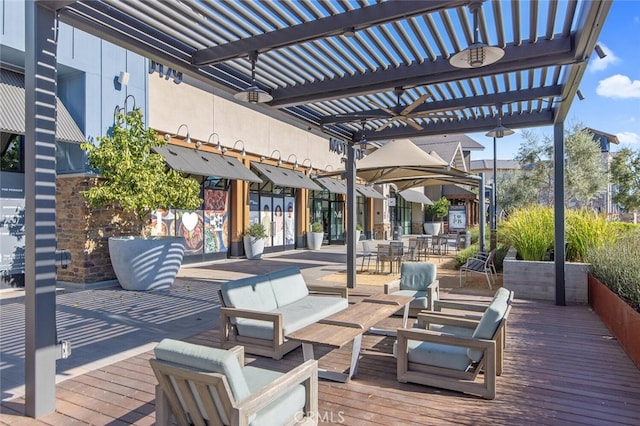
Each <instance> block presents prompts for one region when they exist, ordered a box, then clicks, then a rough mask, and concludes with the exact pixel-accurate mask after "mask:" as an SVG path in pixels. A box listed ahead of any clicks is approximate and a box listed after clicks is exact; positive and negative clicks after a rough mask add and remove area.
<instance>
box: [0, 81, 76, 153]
mask: <svg viewBox="0 0 640 426" xmlns="http://www.w3.org/2000/svg"><path fill="white" fill-rule="evenodd" d="M0 99H2V108H0V132H4V133H12V134H17V135H24V134H25V131H26V130H25V119H24V108H25V90H24V75H22V74H19V73H17V72H13V71H9V70H6V69H0ZM56 110H57V112H58V113H57V116H58V117H57V119H56V140H58V141H61V142H74V143H82V142H84V141H86V138H85V136H84V134H83V133H82V131H81V130H80V128H79V127H78V125H77V124H76V122H75V121H74V120H73V118H72V117H71V114H69V111H67V108H65V106H64V104H63V103H62V101H61V100H60V98H58V97H57V96H56Z"/></svg>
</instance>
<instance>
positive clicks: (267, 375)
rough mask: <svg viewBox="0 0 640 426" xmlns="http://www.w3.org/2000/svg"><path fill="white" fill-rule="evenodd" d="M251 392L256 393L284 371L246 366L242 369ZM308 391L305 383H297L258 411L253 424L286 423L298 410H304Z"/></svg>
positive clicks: (253, 425)
mask: <svg viewBox="0 0 640 426" xmlns="http://www.w3.org/2000/svg"><path fill="white" fill-rule="evenodd" d="M242 372H243V374H244V377H245V380H246V381H247V384H248V386H249V391H250V392H251V394H255V393H256V392H258V391H259V390H260V389H262V388H263V387H265V386H266V385H268V384H270V383H271V382H273V381H274V380H275V379H277V378H278V377H281V376H282V375H283V373H280V372H277V371H271V370H265V369H262V368H256V367H251V366H246V367H244V368H243V369H242ZM305 400H306V392H305V388H304V386H303V385H301V384H300V385H295V386H293V387H291V388H290V389H289V390H288V391H286V392H285V393H284V394H283V395H282V396H281V397H279V398H278V399H276V400H275V401H273V402H272V403H271V404H269V405H268V406H266V407H265V408H263V409H262V410H260V411H258V413H257V414H256V415H255V417H254V418H253V421H251V423H250V424H251V426H262V425H265V426H269V425H282V424H286V423H287V420H290V419H291V418H292V417H293V416H294V415H295V413H296V412H298V411H303V410H304V404H305Z"/></svg>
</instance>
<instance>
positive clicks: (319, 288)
mask: <svg viewBox="0 0 640 426" xmlns="http://www.w3.org/2000/svg"><path fill="white" fill-rule="evenodd" d="M307 289H308V290H309V292H310V293H323V294H337V295H339V296H340V297H342V298H344V299H347V298H348V297H349V289H348V288H347V287H337V286H326V285H313V284H311V285H309V284H307Z"/></svg>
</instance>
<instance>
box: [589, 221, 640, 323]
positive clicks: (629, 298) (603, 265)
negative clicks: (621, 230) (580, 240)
mask: <svg viewBox="0 0 640 426" xmlns="http://www.w3.org/2000/svg"><path fill="white" fill-rule="evenodd" d="M638 253H640V239H639V238H637V235H634V234H633V233H630V234H628V235H625V236H623V237H621V238H619V239H618V240H617V241H616V242H615V244H613V243H609V244H606V245H604V246H603V247H600V248H595V247H594V248H592V249H589V250H588V251H587V256H586V260H587V261H588V262H589V263H590V266H589V272H590V273H591V274H592V275H593V276H594V277H596V278H597V279H598V280H600V281H601V282H602V283H603V284H604V285H606V286H607V287H609V288H610V289H611V290H612V291H613V292H614V293H616V294H617V295H618V296H619V297H620V298H621V299H623V300H624V301H626V302H627V303H628V304H629V305H630V306H631V307H633V308H634V309H635V310H636V311H638V312H640V261H639V260H638Z"/></svg>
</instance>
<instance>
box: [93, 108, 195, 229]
mask: <svg viewBox="0 0 640 426" xmlns="http://www.w3.org/2000/svg"><path fill="white" fill-rule="evenodd" d="M165 144H166V142H165V141H164V140H162V139H160V138H158V136H157V135H156V133H155V132H154V131H153V130H151V129H145V126H144V121H143V116H142V111H141V110H140V109H139V108H136V109H134V110H133V111H132V112H129V113H123V112H120V111H119V112H117V113H116V119H115V123H114V127H113V130H112V132H111V133H110V134H108V135H106V136H103V137H101V138H99V139H98V144H97V145H93V144H91V143H88V142H86V143H83V144H82V149H84V150H85V151H87V153H88V160H89V166H90V167H92V168H94V169H96V170H97V172H98V173H99V174H100V177H101V179H99V181H98V184H97V185H96V186H94V187H92V188H90V189H88V190H87V191H85V192H84V196H85V198H86V199H87V201H88V202H89V205H90V206H92V207H101V206H104V205H108V204H117V205H119V206H120V208H122V210H124V211H126V212H132V213H135V215H136V216H137V218H138V220H139V221H140V228H141V229H142V227H143V221H144V220H145V219H146V218H147V217H148V216H149V214H150V213H151V212H152V211H154V210H156V209H158V208H162V209H169V208H177V209H185V210H194V209H197V208H198V207H199V206H200V205H201V204H202V200H201V199H200V198H199V195H200V185H199V183H198V182H197V181H196V180H195V179H193V178H187V177H184V176H183V175H182V174H181V173H180V172H179V171H176V170H173V169H169V168H167V167H166V165H165V161H164V159H163V158H162V156H160V155H159V154H156V153H154V152H153V151H152V148H153V147H155V146H162V145H165Z"/></svg>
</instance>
